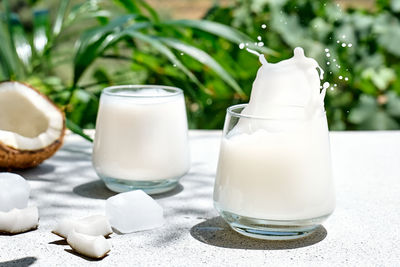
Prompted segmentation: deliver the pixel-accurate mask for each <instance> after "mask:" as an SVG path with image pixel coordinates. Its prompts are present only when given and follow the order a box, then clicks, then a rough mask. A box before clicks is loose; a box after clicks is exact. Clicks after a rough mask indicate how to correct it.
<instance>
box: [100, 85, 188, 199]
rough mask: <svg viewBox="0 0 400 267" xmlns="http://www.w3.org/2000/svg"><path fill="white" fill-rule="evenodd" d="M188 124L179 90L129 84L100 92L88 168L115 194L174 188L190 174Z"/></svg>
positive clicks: (156, 191) (182, 97)
mask: <svg viewBox="0 0 400 267" xmlns="http://www.w3.org/2000/svg"><path fill="white" fill-rule="evenodd" d="M187 133H188V125H187V117H186V110H185V101H184V96H183V92H182V90H181V89H179V88H175V87H168V86H154V85H128V86H125V85H124V86H113V87H108V88H105V89H104V90H103V92H102V94H101V98H100V106H99V112H98V115H97V122H96V135H95V139H94V146H93V166H94V168H95V170H96V172H97V174H98V176H99V177H100V178H101V179H102V180H103V181H104V182H105V184H106V186H107V187H108V188H109V189H111V190H112V191H115V192H124V191H129V190H134V189H142V190H143V191H145V192H147V193H149V194H156V193H162V192H165V191H168V190H171V189H173V188H174V187H175V186H176V185H177V184H178V182H179V179H180V178H181V177H182V176H183V175H184V174H185V173H186V172H187V171H188V170H189V166H190V160H189V147H188V134H187Z"/></svg>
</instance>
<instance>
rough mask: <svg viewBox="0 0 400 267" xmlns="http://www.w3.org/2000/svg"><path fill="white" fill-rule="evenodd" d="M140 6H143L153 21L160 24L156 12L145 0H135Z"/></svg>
mask: <svg viewBox="0 0 400 267" xmlns="http://www.w3.org/2000/svg"><path fill="white" fill-rule="evenodd" d="M136 1H137V2H138V3H139V4H140V5H141V6H143V8H144V9H146V10H147V12H149V14H150V16H151V17H152V19H153V21H154V22H156V23H158V22H160V17H159V16H158V13H157V11H156V10H155V9H154V8H152V7H151V6H150V5H149V4H148V3H147V1H145V0H136Z"/></svg>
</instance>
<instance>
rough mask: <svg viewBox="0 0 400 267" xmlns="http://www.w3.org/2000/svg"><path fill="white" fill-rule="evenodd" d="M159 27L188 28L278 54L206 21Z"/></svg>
mask: <svg viewBox="0 0 400 267" xmlns="http://www.w3.org/2000/svg"><path fill="white" fill-rule="evenodd" d="M161 25H167V26H176V27H188V28H194V29H198V30H201V31H204V32H208V33H211V34H213V35H216V36H219V37H222V38H225V39H227V40H229V41H231V42H233V43H236V44H240V43H248V46H247V47H248V48H250V49H253V50H256V51H259V52H262V53H265V54H270V55H275V56H276V55H278V53H277V52H276V51H274V50H272V49H269V48H267V47H265V46H261V47H260V46H257V45H255V44H254V41H252V40H251V38H250V37H249V36H247V35H246V34H244V33H242V32H241V31H238V30H236V29H234V28H232V27H230V26H227V25H224V24H221V23H218V22H213V21H207V20H185V19H183V20H169V21H165V22H163V23H161Z"/></svg>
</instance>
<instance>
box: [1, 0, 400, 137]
mask: <svg viewBox="0 0 400 267" xmlns="http://www.w3.org/2000/svg"><path fill="white" fill-rule="evenodd" d="M41 2H42V1H22V0H19V1H15V2H14V1H13V2H11V1H5V0H3V1H2V4H3V6H2V12H1V25H0V39H1V41H2V46H0V80H8V79H15V80H21V81H25V82H28V83H30V84H32V85H33V86H35V87H37V88H39V89H40V90H41V91H43V92H44V93H46V94H47V95H49V96H50V97H51V98H52V99H53V100H54V101H55V102H56V103H57V104H58V105H60V106H62V107H63V108H64V109H65V111H66V114H67V117H68V126H69V127H70V128H71V129H72V130H74V131H76V132H80V128H92V127H94V126H95V119H96V113H97V108H98V99H99V95H100V93H101V90H102V89H103V88H104V87H105V86H109V85H115V84H166V85H173V86H177V87H180V88H182V89H183V90H184V91H185V95H186V101H187V108H188V115H189V122H190V127H191V128H203V129H216V128H222V125H223V121H224V117H225V109H226V108H227V107H228V106H230V105H232V104H236V103H241V102H247V101H248V97H249V94H250V91H251V85H252V82H253V80H254V78H255V74H256V71H257V69H258V67H259V63H258V59H257V57H255V56H254V55H252V54H250V53H247V52H246V51H244V50H241V49H239V46H238V44H239V43H241V42H246V43H249V45H250V46H251V47H252V48H254V49H257V50H258V51H259V52H262V53H264V54H265V55H266V57H267V59H268V60H269V61H271V62H276V61H280V60H282V59H286V58H288V57H291V55H292V51H293V48H294V47H296V46H302V47H304V48H305V51H306V54H307V55H308V56H311V57H314V58H315V59H317V61H318V62H319V63H320V65H321V66H322V67H323V68H324V69H325V71H326V73H327V76H326V79H325V80H326V81H328V82H330V83H331V84H332V85H333V84H336V86H333V87H332V89H333V90H328V93H327V97H326V105H325V106H326V110H327V115H328V120H329V125H330V129H331V130H361V129H363V130H364V129H368V130H378V129H379V130H383V129H399V128H400V97H399V94H400V79H399V78H398V76H399V73H400V61H399V59H400V49H399V48H400V4H398V3H399V1H395V0H392V1H390V0H380V1H377V3H376V8H375V9H374V10H362V9H348V10H341V9H340V7H338V6H337V5H336V4H335V3H334V2H332V1H312V0H254V1H250V0H237V1H235V2H233V4H232V5H230V6H228V7H220V6H218V5H216V6H214V7H212V8H211V9H210V10H209V11H208V13H207V14H206V15H205V17H204V19H203V20H196V21H195V20H166V19H163V18H160V16H159V14H158V13H157V12H156V11H155V10H154V9H153V8H152V7H151V6H149V5H148V4H147V3H146V2H145V1H144V0H136V1H130V0H113V1H111V0H110V1H106V0H104V1H98V0H89V1H82V2H81V3H79V4H72V3H70V1H68V0H62V1H57V2H58V3H57V4H54V3H53V4H46V3H45V2H44V1H43V3H41ZM24 5H26V7H27V8H25V9H21V8H20V7H21V6H24ZM31 8H32V9H31ZM21 10H22V11H21ZM24 10H25V11H24ZM26 10H29V14H26V13H27V12H26ZM31 10H33V12H31ZM262 24H266V26H267V28H266V29H262V28H261V25H262ZM258 36H261V38H262V41H263V43H264V44H265V46H264V47H258V46H256V45H255V44H254V43H255V42H257V37H258ZM343 36H345V38H343ZM338 40H339V42H340V43H339V44H338V43H337V41H338ZM342 42H345V43H351V44H352V47H351V48H349V47H342V46H341V43H342ZM326 48H328V49H329V52H330V54H331V57H330V58H328V57H326V53H325V49H326ZM333 59H335V60H336V62H333ZM328 61H329V62H330V64H329V65H327V62H328ZM336 65H339V66H340V68H339V67H337V66H336ZM339 76H343V77H348V79H349V80H348V81H345V80H344V79H339Z"/></svg>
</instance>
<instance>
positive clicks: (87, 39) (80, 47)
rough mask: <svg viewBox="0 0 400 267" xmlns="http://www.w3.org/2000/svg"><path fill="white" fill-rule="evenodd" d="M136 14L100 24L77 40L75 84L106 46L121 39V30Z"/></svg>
mask: <svg viewBox="0 0 400 267" xmlns="http://www.w3.org/2000/svg"><path fill="white" fill-rule="evenodd" d="M135 17H136V16H135V15H125V16H121V17H118V18H116V19H114V20H112V21H110V22H109V23H108V24H107V25H105V26H99V27H96V28H93V29H91V30H89V31H86V32H84V33H83V34H82V36H81V38H80V39H79V40H78V42H77V45H76V47H77V49H76V53H75V58H74V85H76V84H77V82H78V80H79V79H80V77H81V76H82V74H83V72H84V71H85V70H86V69H87V67H88V66H89V65H90V64H91V63H93V61H94V60H95V59H96V58H97V57H98V56H99V55H101V54H102V53H103V52H104V50H105V49H106V48H108V47H109V46H110V45H111V44H114V43H115V42H116V41H117V40H119V39H121V38H122V37H123V35H122V34H121V31H122V30H123V29H124V26H125V24H127V23H128V22H130V21H131V20H133V19H134V18H135Z"/></svg>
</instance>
